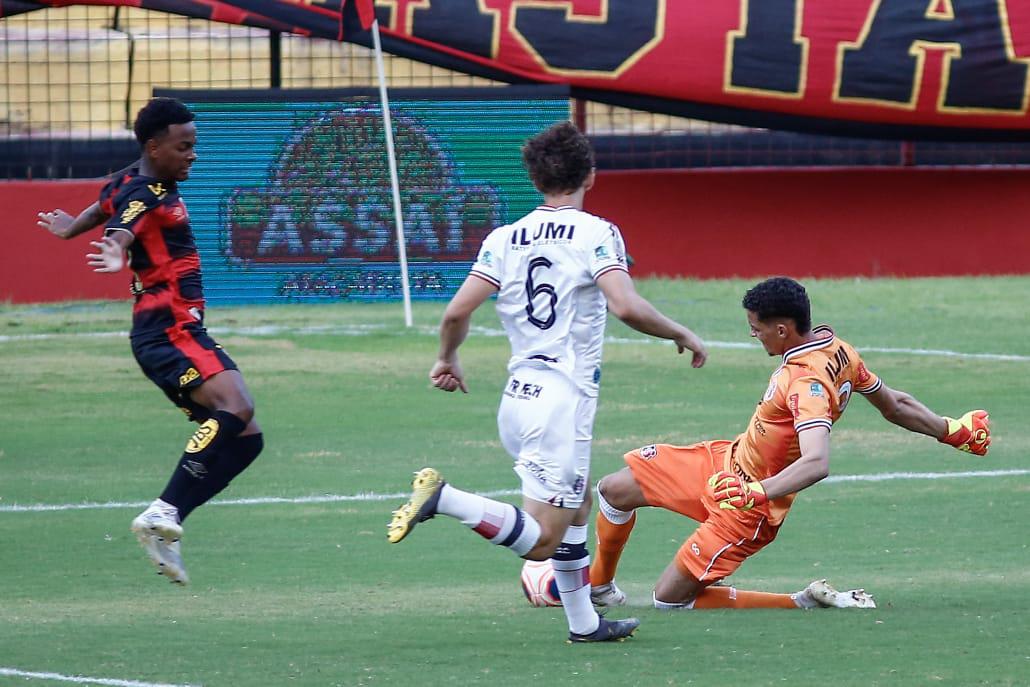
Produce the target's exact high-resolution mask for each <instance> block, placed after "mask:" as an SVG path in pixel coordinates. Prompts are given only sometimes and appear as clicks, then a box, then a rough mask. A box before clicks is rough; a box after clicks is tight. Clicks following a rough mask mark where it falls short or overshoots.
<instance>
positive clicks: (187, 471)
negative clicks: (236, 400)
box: [161, 410, 247, 520]
mask: <svg viewBox="0 0 1030 687" xmlns="http://www.w3.org/2000/svg"><path fill="white" fill-rule="evenodd" d="M246 427H247V423H246V422H244V421H243V420H241V419H240V418H238V417H236V416H235V415H233V414H232V413H229V412H226V411H224V410H216V411H215V412H213V413H212V414H211V418H210V419H208V420H206V421H205V422H203V423H202V424H201V425H200V427H198V428H197V431H195V432H194V433H193V436H191V437H190V439H189V441H187V442H186V450H185V452H184V453H183V454H182V458H180V459H179V464H178V465H176V466H175V470H174V471H173V472H172V477H171V479H169V480H168V485H167V486H165V489H164V491H163V492H161V500H162V501H164V502H165V503H170V504H172V505H173V506H175V507H176V508H179V509H180V511H179V513H180V514H179V519H180V520H182V519H183V518H184V517H185V516H184V515H182V509H181V505H182V504H183V503H184V502H185V500H186V497H187V494H188V493H189V492H190V491H192V490H193V489H195V488H196V487H197V486H198V485H200V484H203V483H204V481H205V480H206V479H207V477H208V475H209V474H210V473H211V470H212V469H214V466H215V465H216V464H217V462H218V460H217V459H218V456H219V454H220V453H221V449H222V447H223V446H225V445H226V443H228V442H230V441H232V440H233V439H235V438H236V437H237V436H238V435H239V433H240V432H242V431H243V430H244V429H245V428H246Z"/></svg>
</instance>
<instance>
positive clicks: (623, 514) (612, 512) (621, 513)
mask: <svg viewBox="0 0 1030 687" xmlns="http://www.w3.org/2000/svg"><path fill="white" fill-rule="evenodd" d="M597 508H598V510H600V511H601V515H603V516H604V517H605V518H607V519H608V522H611V523H614V524H616V525H625V524H626V523H627V522H629V521H630V519H631V518H632V517H633V511H631V510H630V511H625V510H619V509H618V508H616V507H615V506H613V505H612V504H610V503H608V501H606V500H605V498H604V494H602V493H601V485H597Z"/></svg>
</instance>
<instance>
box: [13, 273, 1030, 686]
mask: <svg viewBox="0 0 1030 687" xmlns="http://www.w3.org/2000/svg"><path fill="white" fill-rule="evenodd" d="M750 284H751V282H750V281H740V280H735V281H710V282H693V281H663V280H648V281H643V282H641V283H640V284H639V287H640V290H641V291H642V292H643V293H644V294H645V295H646V296H648V297H649V298H650V299H652V301H653V302H654V303H655V304H656V305H658V306H659V307H660V308H661V309H662V310H663V311H665V312H666V313H668V314H670V315H671V316H673V317H676V318H678V319H680V320H681V321H684V322H685V323H687V324H688V325H689V326H691V327H692V328H694V329H695V331H697V332H698V333H699V334H701V335H702V336H703V337H704V338H705V339H706V340H708V341H710V342H713V346H712V349H711V351H710V352H711V357H710V359H709V363H708V365H707V366H706V367H705V368H704V369H702V370H692V369H691V368H690V366H689V360H688V358H686V357H678V356H676V355H675V351H674V349H672V347H671V346H670V345H668V344H664V343H657V342H647V341H644V340H643V339H642V337H640V336H639V335H636V334H635V333H633V332H631V331H630V330H628V329H627V328H625V327H624V326H622V325H621V324H619V323H617V322H614V321H613V322H612V323H611V325H610V327H609V335H610V337H611V338H612V340H611V341H610V342H609V343H608V344H607V346H606V351H605V356H606V358H605V359H606V363H605V367H604V380H603V382H602V392H601V402H600V407H599V411H598V415H597V421H596V425H595V442H594V463H593V465H594V468H593V470H594V477H595V478H596V477H599V476H601V475H604V474H606V473H607V472H611V471H613V470H615V469H617V468H618V467H620V466H621V456H622V454H623V453H624V452H625V451H627V450H629V449H632V448H636V447H638V446H640V445H643V444H647V443H653V442H676V443H687V442H691V441H695V440H699V439H704V438H732V437H733V436H734V435H735V434H737V433H738V432H739V431H740V430H741V429H742V428H743V424H744V423H745V422H746V421H747V419H748V417H749V416H750V414H751V412H752V410H753V408H754V403H755V402H756V400H757V399H758V397H759V396H760V394H761V393H762V391H763V390H764V389H765V386H766V382H767V379H768V376H769V374H770V373H771V371H772V370H773V369H774V367H775V366H776V361H775V360H774V359H771V358H768V357H767V356H766V355H765V354H764V352H763V351H762V350H761V349H760V348H757V347H754V346H752V345H750V344H751V341H750V340H749V338H748V336H747V333H748V330H747V324H746V321H745V317H744V312H743V310H742V309H741V308H740V298H741V296H742V294H743V291H744V289H745V288H746V287H747V286H749V285H750ZM807 286H808V288H809V292H810V294H811V296H812V301H813V311H814V320H815V321H816V322H824V321H825V322H828V323H830V324H832V325H834V326H835V328H836V329H837V332H838V334H840V335H841V336H843V337H844V338H845V339H847V340H848V341H850V342H851V343H853V344H854V345H855V346H856V347H858V349H859V350H860V351H861V352H862V353H863V356H864V358H865V360H866V362H867V364H868V365H869V367H870V369H872V370H874V371H875V372H877V373H878V374H880V376H881V377H882V378H883V379H884V381H885V382H886V383H887V384H889V385H890V386H892V387H895V388H900V389H904V390H906V391H909V392H911V393H913V394H915V395H916V396H917V397H918V398H920V399H921V400H923V401H924V402H925V403H927V404H928V405H929V406H930V407H931V408H933V409H934V410H936V411H938V412H940V413H942V414H950V415H956V414H959V413H962V412H964V411H966V410H969V409H972V408H976V407H984V408H987V409H988V410H989V411H990V412H991V418H992V422H993V427H994V433H995V439H994V443H993V445H992V447H991V453H990V455H989V456H988V457H986V458H976V457H972V456H969V455H967V454H962V453H959V452H957V451H954V450H952V449H951V448H949V447H946V446H943V445H940V444H937V443H936V442H934V441H933V440H932V439H929V438H926V437H917V436H914V435H909V434H907V433H906V432H904V431H903V430H901V429H899V428H896V427H893V426H892V425H889V424H887V423H886V422H884V421H883V420H882V419H881V418H879V416H878V415H877V414H876V413H875V411H874V410H873V409H872V407H871V406H870V405H869V404H867V403H865V402H864V401H860V400H857V399H856V400H855V401H854V402H853V403H852V404H851V405H850V407H849V408H848V411H847V413H846V415H845V417H844V418H843V419H842V420H841V422H840V423H838V425H837V427H836V428H835V429H834V432H833V442H832V445H833V454H832V457H831V471H832V473H833V474H834V475H879V474H883V473H895V472H913V473H937V472H944V473H948V472H962V471H1006V470H1007V471H1015V472H1014V473H1012V474H1000V475H996V476H989V477H963V478H950V479H927V478H920V479H887V480H883V481H855V482H833V483H828V484H821V485H816V486H815V487H812V488H811V489H809V490H808V491H806V492H805V493H803V494H802V495H801V496H800V497H799V498H798V500H797V502H796V505H795V508H794V510H793V511H792V513H791V515H790V517H789V518H788V520H787V522H786V524H785V525H784V527H783V529H782V530H781V533H780V536H779V539H778V540H777V541H776V542H775V543H774V544H773V545H772V546H770V547H769V548H768V549H766V550H765V551H763V552H762V553H761V554H759V555H758V556H757V557H755V558H754V559H752V560H750V561H748V562H747V563H746V564H745V565H744V567H743V568H742V569H741V570H740V571H739V572H738V573H737V574H736V575H735V576H734V577H733V579H732V583H733V584H735V585H736V586H738V587H740V588H743V589H759V590H766V591H784V592H789V591H796V590H798V589H801V588H802V587H804V585H805V584H807V583H808V582H809V581H811V580H812V579H816V578H821V577H826V578H828V579H829V580H830V581H831V582H832V583H834V584H836V585H837V586H838V587H847V586H861V587H865V588H867V589H868V590H869V591H871V592H872V593H873V594H874V595H875V596H876V599H877V601H878V603H879V605H880V607H879V608H878V609H876V610H874V611H813V612H789V611H738V612H733V611H703V612H684V613H659V612H656V611H654V610H653V609H651V608H650V590H651V585H652V583H653V581H654V580H655V578H656V577H657V575H658V574H659V573H660V571H661V570H662V568H663V567H664V566H665V565H666V564H667V562H668V561H669V559H670V557H671V556H672V555H673V553H674V551H675V550H676V548H677V547H678V546H679V544H680V542H681V541H682V540H683V539H684V538H685V537H686V535H687V534H688V533H689V532H690V531H691V529H692V523H691V522H689V521H687V520H684V519H682V518H679V517H675V516H672V515H669V514H665V513H661V512H657V511H647V512H643V513H642V514H641V517H640V520H639V524H638V525H637V529H636V532H635V533H634V536H633V539H631V541H630V544H629V547H628V549H627V551H626V554H625V556H624V558H623V564H622V566H621V568H620V571H619V576H618V579H619V582H620V585H622V586H623V587H624V588H625V589H626V591H627V592H628V594H629V596H630V606H629V607H628V608H626V609H617V610H616V611H614V614H615V617H621V616H622V615H623V614H633V615H637V616H639V617H640V618H641V620H642V625H641V628H640V630H639V631H638V633H637V636H636V637H634V638H633V639H632V640H630V641H627V642H624V643H619V644H612V645H607V644H600V645H586V646H584V645H567V644H565V643H564V641H563V640H564V637H565V633H566V629H565V621H564V617H563V615H562V612H561V609H535V608H531V607H530V606H529V605H528V604H527V603H526V601H525V599H524V598H523V597H522V594H521V591H520V589H519V583H518V571H519V568H520V561H519V560H518V559H516V558H515V557H513V556H512V555H511V554H510V552H508V551H505V550H499V549H496V548H493V547H491V546H489V545H487V544H486V543H484V542H483V541H482V540H480V539H479V537H477V536H476V535H475V534H473V533H471V532H468V531H466V530H465V528H464V527H462V526H461V525H460V524H459V523H457V522H454V521H451V520H449V519H446V518H438V519H436V520H434V521H432V522H429V523H426V524H424V525H421V526H420V527H419V528H418V530H417V531H416V532H415V533H414V534H413V535H412V536H411V537H410V538H409V539H408V540H405V541H404V542H403V543H401V544H399V545H388V544H387V543H386V538H385V533H386V523H387V522H388V520H389V516H390V511H391V509H392V508H394V507H396V506H397V505H398V504H399V503H400V502H401V501H403V497H401V498H385V499H383V498H381V497H382V496H383V495H389V494H402V493H406V491H407V488H408V484H409V480H410V476H411V473H412V472H413V471H414V470H416V469H418V468H419V467H422V466H423V465H433V466H435V467H437V468H439V469H440V470H441V471H442V472H443V474H444V476H445V477H446V478H447V479H449V480H451V481H453V482H454V483H455V484H456V485H458V486H461V487H463V488H466V489H471V490H477V491H491V490H505V489H507V490H515V489H517V487H518V483H517V479H516V478H515V476H514V474H513V473H512V472H511V464H510V459H509V458H508V456H507V455H506V454H505V453H504V452H503V450H502V449H501V447H500V444H499V441H498V438H497V429H496V424H495V416H496V410H497V403H498V398H499V389H500V386H501V384H503V381H504V379H505V370H504V367H505V363H506V360H507V356H508V348H507V342H506V340H505V339H504V338H503V337H502V336H498V335H497V334H498V329H499V323H498V321H497V318H496V315H495V314H494V313H493V310H492V308H491V307H485V308H483V309H482V310H481V312H480V313H477V316H476V318H475V322H474V325H475V329H474V331H473V334H472V336H471V338H470V340H469V341H468V342H467V344H466V346H465V347H464V348H463V355H462V359H463V362H464V364H465V366H466V371H467V373H468V381H469V384H470V387H471V393H470V394H468V395H467V396H462V395H445V394H443V393H440V392H438V391H434V390H432V389H431V388H430V386H429V384H428V380H427V378H426V374H427V372H428V370H429V367H430V365H431V363H432V361H433V358H434V355H435V352H436V346H437V343H436V339H435V335H434V329H435V324H436V322H437V321H438V318H439V316H440V313H441V311H442V307H443V306H442V304H440V303H422V304H416V307H415V316H416V326H415V327H414V328H413V329H412V330H406V329H405V328H404V327H403V323H402V321H401V320H402V318H401V306H400V305H399V304H379V305H361V304H343V305H319V306H314V305H308V306H303V305H298V306H280V307H268V308H263V307H262V308H259V307H251V308H214V309H212V310H210V311H209V313H208V324H209V326H210V328H211V330H212V332H213V334H214V335H215V336H216V338H217V339H218V340H219V341H220V342H221V343H222V344H223V345H224V346H225V347H226V349H227V350H228V351H229V353H230V354H231V355H232V356H233V357H234V358H235V359H236V361H237V362H238V363H239V365H240V366H241V368H242V370H243V371H244V374H245V376H246V379H247V380H248V383H249V385H250V387H251V390H252V391H253V393H254V396H255V398H256V401H257V409H258V419H259V421H260V422H261V424H262V425H263V427H264V430H265V436H266V450H265V453H264V454H263V455H262V456H261V458H260V459H259V460H258V462H257V463H255V465H254V466H253V468H252V469H251V470H249V471H247V472H246V473H244V474H243V475H242V476H241V477H240V478H239V479H238V480H237V481H236V482H235V483H234V484H233V485H232V486H231V487H230V489H229V490H227V491H226V492H225V493H223V494H222V495H221V497H220V500H222V501H227V500H230V501H231V500H239V499H245V498H255V499H260V498H264V497H281V498H282V499H284V500H283V501H281V502H275V503H269V502H261V503H254V504H240V503H235V504H233V503H222V504H218V502H217V501H216V502H214V503H212V504H209V505H207V506H205V507H203V508H201V509H200V510H198V511H197V512H196V513H195V514H194V515H193V516H192V517H191V518H190V519H189V520H188V521H187V524H186V525H187V526H186V536H185V538H184V540H183V552H184V557H185V561H186V564H187V567H188V569H189V572H190V574H191V577H192V580H193V584H192V585H191V586H189V587H187V588H178V587H175V586H173V585H170V584H168V583H167V582H166V581H165V580H164V579H163V578H161V577H159V576H157V575H155V574H154V573H153V571H152V569H151V567H150V565H149V563H148V562H147V561H146V560H145V558H144V555H143V553H142V551H141V550H140V549H139V547H138V546H137V544H136V542H135V540H134V539H133V537H132V536H131V534H130V533H129V522H130V520H131V519H132V517H133V516H134V515H135V513H136V512H138V510H140V507H139V506H138V505H136V504H140V503H143V502H148V501H149V500H150V499H152V498H153V497H154V496H155V495H156V494H157V493H158V492H159V491H160V490H161V488H162V487H163V486H164V483H165V480H166V479H167V477H168V474H169V472H170V470H171V469H172V466H173V465H174V463H175V461H176V459H177V457H178V455H179V454H180V452H181V449H182V446H183V445H184V443H185V441H186V439H187V437H188V435H189V434H190V432H191V426H190V425H188V424H187V423H186V422H185V421H184V420H183V419H182V417H181V415H180V414H179V413H178V411H176V410H175V409H174V408H172V407H171V406H170V404H168V403H167V401H166V400H165V399H164V398H163V396H162V395H161V394H160V392H159V391H157V390H156V389H155V388H153V387H152V386H151V385H150V383H149V382H148V381H147V380H146V379H145V378H144V377H143V376H142V375H141V374H140V372H139V370H138V369H137V367H136V365H135V362H134V361H133V359H132V356H131V353H130V351H129V347H128V342H127V341H126V340H125V338H124V336H121V335H119V334H118V332H124V331H126V330H127V328H128V324H129V304H127V303H116V304H95V303H94V304H72V305H62V306H9V305H8V306H0V369H2V370H3V373H2V377H0V379H2V380H3V383H2V384H0V409H2V419H0V685H23V684H24V685H30V686H32V685H56V684H67V682H57V681H55V680H53V679H47V678H45V677H39V676H36V677H34V676H33V675H36V674H42V673H54V674H57V675H60V676H65V677H69V676H71V677H76V679H77V680H79V682H80V683H82V684H133V682H132V681H136V682H137V683H141V684H148V685H154V684H169V685H186V684H189V685H206V686H208V687H211V686H218V685H230V686H232V687H249V686H262V687H267V686H281V685H311V686H326V685H344V686H348V687H349V686H354V685H369V686H375V685H423V686H427V687H434V686H437V685H500V684H504V685H541V684H543V685H617V686H619V687H624V686H627V685H645V686H652V685H697V686H708V685H747V686H749V687H751V686H765V685H769V686H772V685H828V684H832V685H835V686H850V685H854V686H862V687H869V686H878V685H882V686H884V687H888V686H889V687H900V686H911V687H923V686H926V685H954V686H961V687H966V686H969V685H997V686H1015V685H1026V684H1030V551H1028V541H1030V539H1028V537H1027V516H1028V515H1030V506H1028V504H1030V475H1028V474H1027V473H1026V469H1027V468H1030V464H1028V460H1027V455H1028V454H1030V429H1028V420H1027V411H1026V409H1027V402H1028V395H1030V393H1028V389H1030V384H1028V382H1027V379H1028V378H1030V339H1028V337H1027V334H1028V325H1027V305H1026V303H1027V294H1030V278H1028V277H1006V278H967V279H920V280H872V281H867V280H810V281H809V282H807ZM948 352H954V353H959V354H962V355H950V354H948ZM971 354H972V355H971ZM978 354H993V355H987V356H981V355H978ZM326 495H337V496H341V497H359V496H360V497H361V498H349V499H344V500H338V501H330V500H327V499H325V498H323V497H325V496H326ZM301 497H319V498H315V499H313V500H311V501H310V502H300V501H298V500H297V499H299V498H301ZM505 498H513V499H514V498H517V497H514V496H513V497H505ZM83 503H93V504H107V505H104V506H102V507H93V508H87V509H71V508H68V507H67V506H69V505H72V504H83ZM119 504H122V505H119ZM40 505H52V506H64V507H61V508H56V509H55V510H48V511H43V510H29V511H25V510H19V509H17V508H16V507H17V506H40ZM5 671H6V672H5ZM30 673H31V674H32V675H29V674H30ZM87 679H91V680H101V681H103V680H108V681H111V682H107V683H104V682H87V681H86V680H87ZM117 681H126V682H124V683H119V682H117Z"/></svg>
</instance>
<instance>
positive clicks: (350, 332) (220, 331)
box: [0, 324, 1030, 362]
mask: <svg viewBox="0 0 1030 687" xmlns="http://www.w3.org/2000/svg"><path fill="white" fill-rule="evenodd" d="M414 329H415V332H416V333H418V334H421V335H423V336H436V335H437V329H436V327H425V326H420V327H415V328H414ZM210 331H211V334H213V335H214V336H277V335H280V334H291V335H296V336H318V335H322V336H327V335H328V336H368V335H369V334H375V333H379V332H384V331H389V327H388V326H387V325H378V324H350V325H319V326H315V327H297V328H291V327H282V326H278V325H265V326H260V327H211V329H210ZM472 331H473V332H474V333H476V334H479V335H481V336H491V337H500V336H505V333H504V330H501V329H495V328H492V327H473V328H472ZM404 334H405V335H407V334H408V332H404ZM128 336H129V333H128V332H69V333H66V334H2V335H0V343H11V342H17V341H46V340H49V339H62V338H76V337H89V338H112V337H128ZM605 343H610V344H645V345H650V344H657V345H662V346H670V345H671V344H670V343H669V342H667V341H664V340H660V339H652V338H648V339H645V338H639V339H638V338H634V337H629V338H627V337H617V336H609V337H605ZM705 345H706V346H708V347H709V348H725V349H757V348H760V346H759V345H758V344H754V343H750V342H745V341H706V342H705ZM857 348H858V349H859V351H862V352H873V353H887V354H895V355H918V356H930V357H939V358H959V359H969V360H1004V361H1012V362H1030V355H1019V354H1015V353H963V352H962V351H949V350H946V349H939V348H891V347H886V346H858V347H857Z"/></svg>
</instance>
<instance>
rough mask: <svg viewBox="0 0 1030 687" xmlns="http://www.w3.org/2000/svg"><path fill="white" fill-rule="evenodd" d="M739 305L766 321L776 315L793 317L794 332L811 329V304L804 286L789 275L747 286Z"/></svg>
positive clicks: (803, 332)
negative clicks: (748, 287)
mask: <svg viewBox="0 0 1030 687" xmlns="http://www.w3.org/2000/svg"><path fill="white" fill-rule="evenodd" d="M742 305H743V306H744V308H745V309H746V310H750V311H751V312H753V313H755V315H756V316H757V317H758V321H759V322H767V321H769V320H771V319H775V318H778V317H782V318H786V319H790V320H794V324H795V325H796V326H797V329H798V334H807V333H808V332H809V330H811V329H812V306H811V304H810V303H809V302H808V293H807V292H806V291H805V287H804V286H802V285H801V284H799V283H798V282H796V281H794V280H793V279H790V278H789V277H772V278H771V279H766V280H765V281H763V282H760V283H758V284H756V285H755V286H753V287H751V288H750V289H749V290H748V292H747V293H745V294H744V300H743V301H742Z"/></svg>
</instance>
